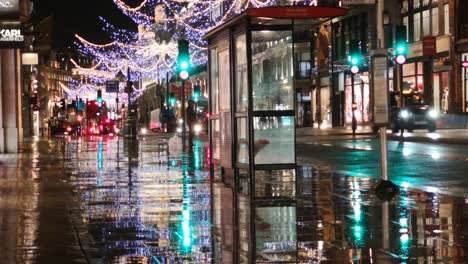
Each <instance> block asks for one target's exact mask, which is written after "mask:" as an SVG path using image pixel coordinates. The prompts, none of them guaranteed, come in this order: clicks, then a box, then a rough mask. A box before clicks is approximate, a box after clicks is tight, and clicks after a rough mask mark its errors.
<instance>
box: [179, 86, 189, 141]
mask: <svg viewBox="0 0 468 264" xmlns="http://www.w3.org/2000/svg"><path fill="white" fill-rule="evenodd" d="M180 94H181V97H182V120H183V122H182V149H183V150H185V139H186V135H185V132H186V129H185V126H186V125H187V124H188V123H187V111H186V109H185V80H182V87H181V92H180ZM189 129H190V128H189Z"/></svg>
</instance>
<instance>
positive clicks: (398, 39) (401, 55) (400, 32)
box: [393, 26, 408, 64]
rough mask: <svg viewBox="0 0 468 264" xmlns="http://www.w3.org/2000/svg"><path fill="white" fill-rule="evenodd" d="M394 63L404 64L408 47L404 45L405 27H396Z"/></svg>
mask: <svg viewBox="0 0 468 264" xmlns="http://www.w3.org/2000/svg"><path fill="white" fill-rule="evenodd" d="M393 49H394V50H395V61H396V63H398V64H405V62H406V54H407V53H408V45H407V44H406V26H397V27H396V32H395V46H394V47H393Z"/></svg>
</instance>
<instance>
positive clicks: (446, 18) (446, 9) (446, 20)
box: [444, 4, 450, 35]
mask: <svg viewBox="0 0 468 264" xmlns="http://www.w3.org/2000/svg"><path fill="white" fill-rule="evenodd" d="M449 19H450V17H449V5H448V4H444V35H448V34H449V33H450V27H449V26H450V24H449Z"/></svg>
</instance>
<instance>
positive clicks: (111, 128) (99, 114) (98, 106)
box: [86, 100, 117, 135]
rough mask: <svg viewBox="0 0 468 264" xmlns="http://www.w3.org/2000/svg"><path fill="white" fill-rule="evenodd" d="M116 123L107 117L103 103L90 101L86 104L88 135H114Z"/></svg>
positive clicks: (105, 106) (106, 110)
mask: <svg viewBox="0 0 468 264" xmlns="http://www.w3.org/2000/svg"><path fill="white" fill-rule="evenodd" d="M116 130H117V122H116V121H115V120H113V119H111V118H110V117H109V115H108V109H107V105H106V102H105V101H102V102H101V103H99V102H98V101H96V100H91V101H88V102H87V103H86V132H87V134H88V135H106V134H115V133H116Z"/></svg>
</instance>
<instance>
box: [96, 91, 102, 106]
mask: <svg viewBox="0 0 468 264" xmlns="http://www.w3.org/2000/svg"><path fill="white" fill-rule="evenodd" d="M97 102H98V105H99V106H101V104H102V91H101V90H100V89H99V90H98V91H97Z"/></svg>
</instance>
